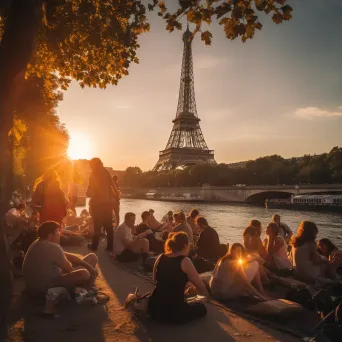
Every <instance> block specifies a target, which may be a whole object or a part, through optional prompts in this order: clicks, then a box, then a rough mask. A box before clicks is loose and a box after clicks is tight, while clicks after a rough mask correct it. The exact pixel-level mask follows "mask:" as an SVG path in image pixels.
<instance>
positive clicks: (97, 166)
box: [87, 158, 115, 252]
mask: <svg viewBox="0 0 342 342" xmlns="http://www.w3.org/2000/svg"><path fill="white" fill-rule="evenodd" d="M90 167H91V170H92V172H91V175H90V178H89V186H88V190H87V197H90V202H89V206H90V210H91V216H92V218H93V223H94V236H93V241H92V243H91V244H89V245H88V248H89V249H91V250H93V251H96V250H97V248H98V246H99V242H100V238H101V230H102V228H103V229H104V230H105V231H106V233H107V248H106V251H108V252H112V251H113V210H114V203H115V192H114V185H113V179H112V177H111V176H110V174H109V172H108V171H107V170H106V169H105V168H104V166H103V164H102V161H101V160H100V159H99V158H93V159H92V160H91V161H90Z"/></svg>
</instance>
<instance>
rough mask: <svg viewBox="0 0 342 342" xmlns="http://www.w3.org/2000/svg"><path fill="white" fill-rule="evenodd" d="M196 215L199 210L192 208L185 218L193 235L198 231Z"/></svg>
mask: <svg viewBox="0 0 342 342" xmlns="http://www.w3.org/2000/svg"><path fill="white" fill-rule="evenodd" d="M198 216H199V211H198V210H197V209H192V210H191V212H190V214H189V216H188V217H187V218H186V221H187V222H188V223H189V225H190V227H191V229H192V232H193V234H194V235H198V234H199V233H200V231H199V227H198V226H197V222H196V219H197V217H198Z"/></svg>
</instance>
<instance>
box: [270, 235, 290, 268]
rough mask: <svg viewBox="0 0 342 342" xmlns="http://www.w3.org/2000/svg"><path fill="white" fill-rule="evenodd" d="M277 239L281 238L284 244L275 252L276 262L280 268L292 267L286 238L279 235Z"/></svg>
mask: <svg viewBox="0 0 342 342" xmlns="http://www.w3.org/2000/svg"><path fill="white" fill-rule="evenodd" d="M276 239H277V240H280V241H281V242H282V243H283V245H282V246H281V247H280V249H279V250H278V251H277V252H276V253H274V254H273V260H274V263H275V265H276V267H277V269H278V270H283V269H291V268H292V263H291V261H290V259H289V258H288V256H287V246H286V242H285V240H284V238H282V237H281V236H279V235H278V236H277V237H276Z"/></svg>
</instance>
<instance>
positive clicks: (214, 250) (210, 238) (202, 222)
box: [195, 216, 227, 262]
mask: <svg viewBox="0 0 342 342" xmlns="http://www.w3.org/2000/svg"><path fill="white" fill-rule="evenodd" d="M197 226H198V228H199V231H200V235H199V238H198V241H197V244H196V249H195V252H196V254H197V255H198V256H200V257H202V258H203V259H207V260H210V261H213V262H216V261H217V260H218V259H219V258H220V257H222V256H224V255H225V254H226V253H227V248H226V247H225V249H224V250H223V252H222V251H220V249H222V247H221V245H220V238H219V236H218V234H217V232H216V230H215V229H214V228H212V227H210V226H209V224H208V221H207V220H206V219H205V218H204V217H202V216H199V217H197Z"/></svg>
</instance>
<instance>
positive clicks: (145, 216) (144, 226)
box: [135, 211, 164, 254]
mask: <svg viewBox="0 0 342 342" xmlns="http://www.w3.org/2000/svg"><path fill="white" fill-rule="evenodd" d="M149 217H150V213H149V212H148V211H144V212H143V213H142V214H141V219H142V222H141V223H140V224H138V225H137V227H136V229H135V235H140V234H142V233H145V232H146V231H149V232H150V234H148V235H147V236H146V239H147V240H148V241H149V243H150V248H149V250H150V251H151V252H155V253H159V254H160V253H163V251H164V241H162V240H158V239H156V238H155V236H154V234H155V233H154V232H152V230H151V228H150V226H149V225H148V223H149ZM159 234H161V233H159Z"/></svg>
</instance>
